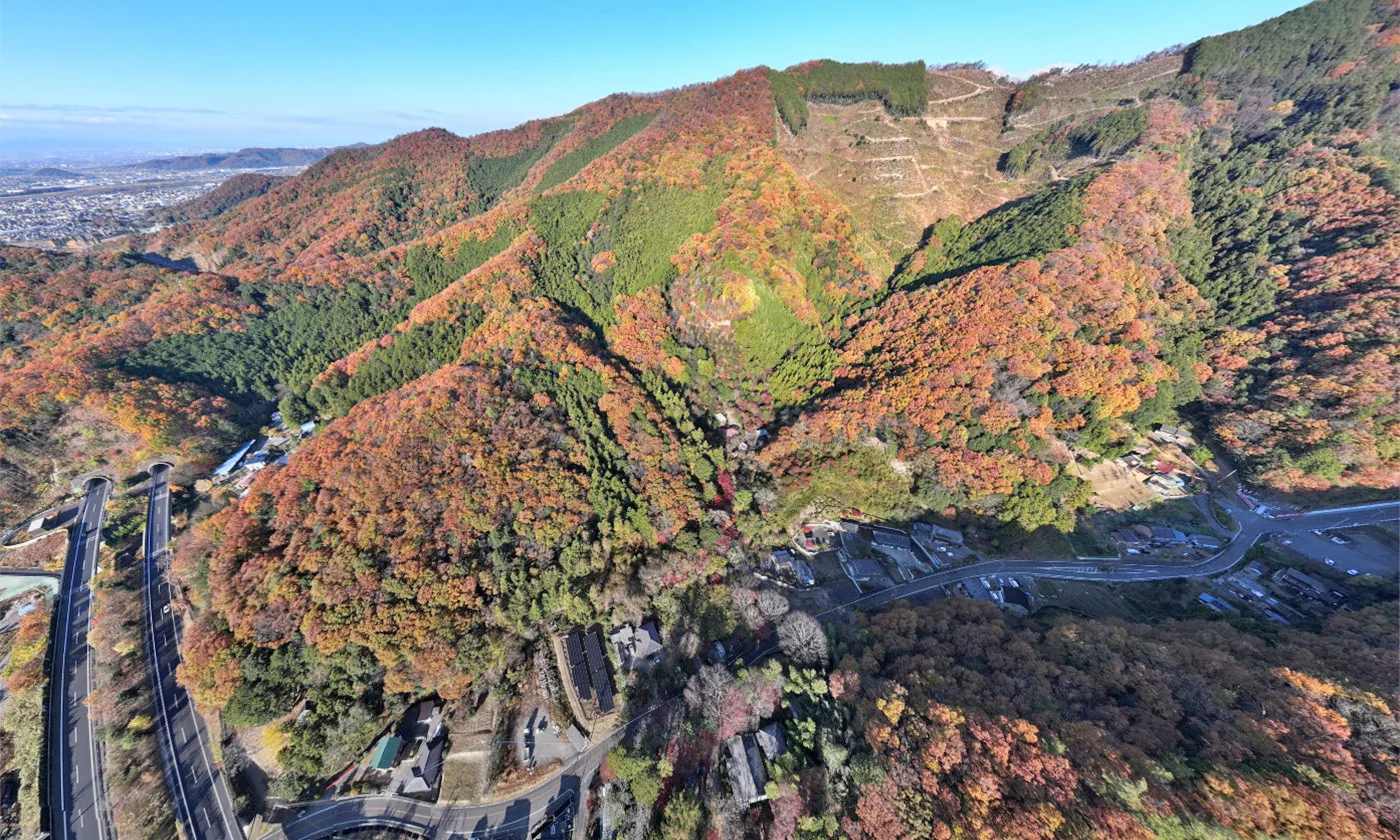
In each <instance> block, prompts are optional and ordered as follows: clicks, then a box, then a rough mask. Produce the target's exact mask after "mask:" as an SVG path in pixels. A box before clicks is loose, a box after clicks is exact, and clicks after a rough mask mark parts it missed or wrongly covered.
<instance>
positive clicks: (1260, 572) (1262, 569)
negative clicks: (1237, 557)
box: [1244, 560, 1269, 578]
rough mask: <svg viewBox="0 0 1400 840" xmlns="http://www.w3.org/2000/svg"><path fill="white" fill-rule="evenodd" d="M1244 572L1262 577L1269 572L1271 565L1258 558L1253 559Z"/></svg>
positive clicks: (1251, 575) (1255, 576)
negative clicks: (1266, 564)
mask: <svg viewBox="0 0 1400 840" xmlns="http://www.w3.org/2000/svg"><path fill="white" fill-rule="evenodd" d="M1244 573H1245V574H1247V575H1249V576H1250V577H1254V578H1261V577H1263V576H1264V575H1266V574H1268V573H1269V567H1268V566H1265V565H1264V564H1263V563H1260V562H1259V561H1258V560H1251V561H1249V564H1248V565H1246V566H1245V567H1244Z"/></svg>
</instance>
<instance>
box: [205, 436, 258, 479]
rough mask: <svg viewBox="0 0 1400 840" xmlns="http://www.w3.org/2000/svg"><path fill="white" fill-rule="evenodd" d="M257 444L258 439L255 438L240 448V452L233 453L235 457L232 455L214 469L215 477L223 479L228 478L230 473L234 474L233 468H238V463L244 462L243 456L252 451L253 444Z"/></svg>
mask: <svg viewBox="0 0 1400 840" xmlns="http://www.w3.org/2000/svg"><path fill="white" fill-rule="evenodd" d="M257 442H258V441H257V438H254V439H253V440H250V441H248V442H247V443H245V444H243V445H242V446H240V447H239V448H238V451H237V452H235V453H233V455H231V456H230V457H229V459H228V460H227V461H225V462H223V463H222V464H220V465H219V466H217V467H215V468H214V475H216V476H219V477H221V478H222V477H223V476H226V475H228V474H229V473H231V472H233V468H234V467H236V466H238V462H239V461H241V460H243V456H244V455H246V454H248V450H249V449H252V448H253V444H255V443H257Z"/></svg>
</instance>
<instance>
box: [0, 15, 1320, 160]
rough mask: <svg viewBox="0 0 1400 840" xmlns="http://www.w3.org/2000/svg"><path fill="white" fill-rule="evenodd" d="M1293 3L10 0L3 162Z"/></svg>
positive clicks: (480, 111) (1023, 56) (374, 130)
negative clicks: (696, 5)
mask: <svg viewBox="0 0 1400 840" xmlns="http://www.w3.org/2000/svg"><path fill="white" fill-rule="evenodd" d="M1299 5H1301V4H1300V3H1299V2H1297V0H1240V2H1233V3H1228V4H1221V3H1218V2H1209V0H1180V2H1177V3H1174V4H1173V6H1174V8H1173V9H1172V10H1171V11H1169V12H1164V11H1163V10H1162V8H1161V7H1160V6H1159V5H1158V4H1148V3H1145V2H1138V3H1132V2H1129V3H1115V2H1111V0H1079V2H1073V3H1069V2H1056V3H1034V2H1031V1H1030V0H1009V2H1007V3H1003V4H999V5H998V6H997V7H996V9H995V10H993V9H990V8H985V7H969V6H968V4H964V3H941V4H940V3H934V4H928V3H923V4H920V3H915V2H913V0H896V2H890V3H886V4H884V6H883V7H882V9H881V14H868V15H864V16H860V17H856V18H852V17H851V16H850V15H849V14H848V13H847V12H846V11H844V10H843V9H840V8H837V7H835V6H834V5H832V6H831V7H830V8H828V7H827V6H826V5H824V4H823V0H810V2H806V3H804V4H803V5H802V6H801V7H797V8H789V9H786V10H784V9H777V8H762V9H751V8H748V7H747V6H742V5H740V4H737V3H731V2H721V3H719V4H717V5H715V6H714V7H712V8H709V9H707V10H706V11H707V14H706V15H705V16H703V17H697V16H696V15H695V14H693V13H692V11H693V10H691V11H688V10H685V9H674V8H670V9H660V10H657V9H651V8H650V7H647V6H643V5H641V4H632V3H630V2H628V3H623V4H622V5H621V6H619V7H616V8H612V9H609V10H608V11H607V12H606V13H599V14H598V15H596V16H594V17H591V18H588V19H586V20H582V21H580V20H576V19H574V20H570V19H569V16H567V15H565V14H564V13H563V12H562V10H561V9H558V8H555V7H554V4H553V3H544V4H536V6H535V7H533V8H532V9H531V12H533V16H532V19H531V20H529V21H528V22H522V20H520V19H519V14H518V11H516V10H501V9H499V8H498V7H496V6H494V5H487V4H479V5H478V4H465V5H451V6H443V5H440V4H437V3H433V2H424V1H423V0H414V2H407V3H404V4H401V5H399V6H395V7H394V9H393V11H392V15H393V17H392V18H391V19H390V18H387V15H389V14H390V13H389V12H386V11H385V10H383V9H380V8H378V7H377V6H376V5H375V4H369V3H359V4H356V3H351V4H350V5H349V7H347V6H346V4H344V3H338V4H330V3H322V2H311V3H302V4H297V5H296V6H295V7H292V8H289V7H287V5H286V4H273V3H271V2H268V0H252V2H250V4H247V5H245V6H244V7H240V9H239V15H237V16H235V17H232V18H231V17H230V16H229V15H227V14H226V13H225V12H226V10H217V9H206V8H201V7H188V6H186V5H185V4H179V3H175V2H174V0H144V2H142V3H141V4H140V6H141V9H140V12H141V13H140V14H135V13H133V12H132V10H131V9H116V8H113V7H111V6H110V5H108V4H101V3H96V2H93V0H52V2H47V3H44V4H40V3H38V2H35V0H15V2H13V3H10V4H7V7H6V21H5V23H6V25H5V26H4V27H3V29H0V78H4V79H6V80H7V81H6V84H5V86H4V89H3V92H0V159H3V160H11V161H14V160H20V159H23V160H43V159H53V160H61V159H64V156H69V157H81V156H99V155H109V154H123V153H125V154H148V155H150V156H153V157H154V156H166V155H171V154H182V153H183V154H191V153H198V152H205V151H225V150H229V151H231V150H237V149H240V148H247V147H278V146H288V147H298V148H305V147H316V146H344V145H348V144H351V143H356V142H363V143H370V144H375V143H381V142H384V141H386V140H389V139H391V138H393V137H396V136H399V135H402V134H406V133H410V132H413V131H418V130H422V129H425V128H430V127H435V126H438V127H442V128H445V129H447V130H449V131H452V132H453V133H456V134H459V135H463V136H471V135H474V134H479V133H482V132H486V131H493V130H497V129H504V128H511V127H514V126H517V125H519V124H521V123H524V122H527V121H529V120H532V119H540V118H546V117H552V116H558V115H561V114H564V113H568V112H569V111H572V110H573V109H575V108H578V107H580V106H582V105H585V104H587V103H589V102H593V101H596V100H598V99H601V98H603V97H605V96H608V95H610V94H613V93H623V92H647V93H651V92H658V91H663V90H668V89H671V88H676V87H681V86H683V85H689V84H699V83H705V82H709V81H713V80H714V79H717V78H722V77H724V76H727V75H731V74H733V73H735V72H738V71H740V70H742V69H745V68H751V67H757V66H761V65H767V66H770V67H774V68H778V69H781V68H783V67H787V66H791V65H792V64H795V63H798V62H801V61H808V60H812V59H817V58H824V57H825V58H833V59H836V60H841V61H872V60H876V61H884V62H888V63H897V62H901V61H911V60H915V59H919V58H922V59H923V60H925V61H927V62H928V63H929V64H932V65H939V64H950V63H970V62H978V61H982V62H985V63H986V65H987V67H988V69H989V70H991V71H992V72H996V73H999V74H1003V75H1007V76H1010V77H1012V78H1023V77H1026V76H1029V75H1033V74H1034V73H1036V72H1043V71H1044V70H1047V69H1050V68H1053V67H1056V66H1062V67H1069V66H1078V65H1080V64H1121V63H1127V62H1130V61H1133V60H1135V59H1137V58H1140V57H1142V56H1144V55H1147V54H1150V53H1153V52H1156V51H1159V50H1163V49H1168V48H1170V47H1173V46H1176V45H1182V44H1189V43H1192V42H1194V41H1196V40H1199V39H1200V38H1202V37H1205V36H1207V35H1211V34H1215V33H1218V32H1223V31H1228V30H1232V29H1238V28H1241V27H1244V26H1248V25H1251V24H1255V23H1258V22H1260V21H1263V20H1266V19H1268V18H1271V17H1274V16H1277V15H1279V14H1282V13H1283V12H1285V11H1288V10H1289V9H1291V8H1295V7H1297V6H1299ZM386 20H392V22H390V23H386ZM266 21H275V22H276V24H275V26H272V27H269V25H268V24H267V23H266ZM566 21H567V23H566ZM420 22H426V23H427V24H428V25H421V24H420ZM55 26H61V27H62V30H63V36H62V37H61V38H55V37H54V36H53V35H52V32H53V29H54V27H55ZM190 33H198V37H197V38H192V37H191V36H190ZM150 45H158V47H153V46H150ZM211 56H217V57H218V58H219V60H218V61H211V60H210V57H211Z"/></svg>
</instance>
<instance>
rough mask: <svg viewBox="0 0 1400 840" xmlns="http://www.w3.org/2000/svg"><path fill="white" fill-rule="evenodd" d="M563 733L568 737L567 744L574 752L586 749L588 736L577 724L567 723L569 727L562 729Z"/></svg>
mask: <svg viewBox="0 0 1400 840" xmlns="http://www.w3.org/2000/svg"><path fill="white" fill-rule="evenodd" d="M564 734H565V735H566V736H567V737H568V739H569V746H571V747H573V748H574V751H575V752H579V753H582V752H585V751H587V749H588V736H587V735H584V734H583V732H581V731H580V730H579V728H578V725H577V724H572V723H571V724H569V728H568V729H566V730H565V731H564Z"/></svg>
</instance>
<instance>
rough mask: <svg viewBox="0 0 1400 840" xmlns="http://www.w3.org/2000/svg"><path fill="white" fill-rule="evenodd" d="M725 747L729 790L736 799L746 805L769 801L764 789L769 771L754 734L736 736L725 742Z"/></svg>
mask: <svg viewBox="0 0 1400 840" xmlns="http://www.w3.org/2000/svg"><path fill="white" fill-rule="evenodd" d="M724 746H725V754H726V759H727V760H726V762H725V763H726V765H727V766H728V771H729V790H730V792H731V793H732V794H733V795H734V798H735V799H736V800H738V801H739V802H742V803H744V804H745V805H752V804H754V803H756V802H762V801H763V800H765V799H767V798H768V795H767V793H765V792H764V788H765V786H767V784H768V771H767V769H766V768H765V767H764V766H763V757H762V756H761V755H760V754H759V750H758V744H757V741H756V739H755V738H754V736H753V734H751V733H750V734H745V735H735V736H734V737H732V738H730V739H729V740H728V741H725V742H724Z"/></svg>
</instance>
